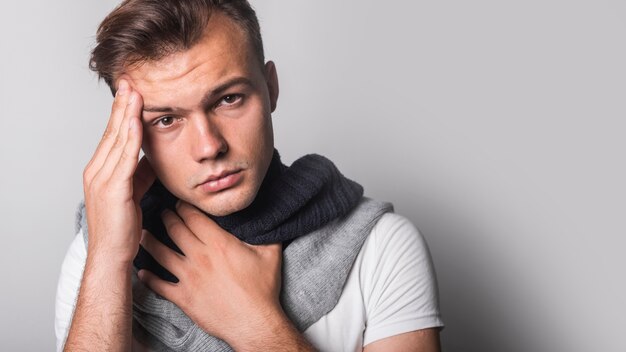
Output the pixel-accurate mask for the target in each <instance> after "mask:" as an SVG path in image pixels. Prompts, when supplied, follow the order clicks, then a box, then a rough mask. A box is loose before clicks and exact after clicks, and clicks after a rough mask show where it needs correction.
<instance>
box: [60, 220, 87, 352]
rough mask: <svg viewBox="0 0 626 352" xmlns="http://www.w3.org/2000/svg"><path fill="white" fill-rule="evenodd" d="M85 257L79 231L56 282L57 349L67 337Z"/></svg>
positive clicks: (61, 347) (85, 253)
mask: <svg viewBox="0 0 626 352" xmlns="http://www.w3.org/2000/svg"><path fill="white" fill-rule="evenodd" d="M86 259H87V250H86V249H85V243H84V240H83V233H82V231H79V232H78V234H77V235H76V237H75V238H74V240H73V241H72V243H71V244H70V247H69V248H68V250H67V253H66V254H65V259H64V260H63V264H62V265H61V274H60V276H59V282H58V284H57V296H56V303H55V315H54V332H55V335H56V349H57V351H62V350H63V346H64V345H65V340H66V339H67V333H68V332H69V329H70V324H71V322H72V316H73V315H74V308H75V307H76V299H77V297H78V290H79V288H80V282H81V280H82V277H83V270H84V268H85V261H86Z"/></svg>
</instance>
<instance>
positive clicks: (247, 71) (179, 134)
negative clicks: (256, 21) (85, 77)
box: [65, 14, 439, 352]
mask: <svg viewBox="0 0 626 352" xmlns="http://www.w3.org/2000/svg"><path fill="white" fill-rule="evenodd" d="M116 88H117V94H116V97H115V101H114V103H113V108H112V112H111V117H110V120H109V123H108V125H107V129H106V132H105V134H104V136H103V138H102V140H101V142H100V144H99V145H98V148H97V149H96V152H95V153H94V156H93V158H92V160H91V161H90V162H89V164H88V165H87V167H86V168H85V172H84V175H83V184H84V191H85V202H86V208H87V222H88V226H89V232H90V238H89V246H88V249H87V262H86V266H85V272H84V276H83V281H82V283H81V287H80V291H79V295H78V301H77V305H76V310H75V313H74V318H73V320H72V325H71V328H70V332H69V335H68V339H67V342H66V347H65V349H66V350H72V351H74V350H107V351H108V350H111V351H128V350H130V349H131V347H132V348H133V349H135V350H140V349H142V346H140V345H139V344H138V343H137V341H133V339H132V336H131V330H132V329H131V319H132V306H131V301H132V297H131V281H130V277H131V273H132V270H131V269H132V260H133V258H134V256H135V254H136V253H137V250H138V246H139V243H141V244H142V245H143V246H144V247H145V248H146V250H148V251H149V252H150V253H151V254H152V256H153V257H154V258H155V259H156V260H157V261H159V263H161V264H162V265H163V266H164V267H166V268H167V269H168V270H169V271H171V272H172V273H173V274H174V275H176V276H177V277H178V278H179V280H180V281H179V282H178V283H176V284H173V283H169V282H166V281H163V280H160V279H159V278H158V277H156V276H155V275H153V274H152V273H150V272H149V271H146V270H142V271H140V272H139V277H140V279H141V280H142V281H143V282H144V283H145V284H146V285H148V286H149V287H150V288H151V289H153V290H154V291H155V292H156V293H158V294H159V295H161V296H163V297H165V298H167V299H168V300H170V301H172V302H174V303H175V304H176V305H178V306H179V307H180V308H181V309H182V310H183V311H184V312H185V313H186V314H187V315H188V316H189V317H190V318H191V319H192V320H193V321H194V322H195V323H196V324H198V325H199V326H200V327H202V328H203V329H204V330H205V331H207V332H209V333H210V334H212V335H215V336H217V337H220V338H221V339H223V340H225V341H226V342H227V343H229V344H230V345H231V346H232V347H233V348H234V349H235V350H237V351H257V350H276V351H311V350H313V348H312V346H311V345H310V344H309V343H308V342H307V341H306V340H305V339H304V337H303V336H302V335H301V334H300V333H299V332H298V331H297V330H296V329H295V328H294V327H293V325H292V323H291V322H290V321H289V319H288V318H287V317H286V315H285V313H284V312H283V310H282V308H281V306H280V303H279V299H278V297H279V293H280V284H281V282H280V279H281V265H282V251H281V245H280V244H274V245H264V246H252V245H248V244H246V243H244V242H241V241H239V240H238V239H237V238H236V237H234V236H233V235H231V234H230V233H228V232H226V231H225V230H223V229H222V228H220V227H219V226H218V225H217V224H215V223H214V222H213V221H212V220H211V219H210V218H208V217H207V216H205V215H204V214H203V213H202V211H204V212H206V213H210V214H214V215H227V214H231V213H233V212H235V211H238V210H241V209H243V208H245V207H247V206H248V205H249V204H250V203H251V202H252V201H253V200H254V197H255V196H256V194H257V192H258V190H259V187H260V185H261V182H262V180H263V177H264V175H265V173H266V171H267V168H268V165H269V162H270V160H271V157H272V152H273V147H274V143H273V134H272V122H271V113H272V112H273V111H274V109H275V108H276V101H277V99H278V79H277V75H276V70H275V67H274V64H273V63H272V62H271V61H270V62H268V63H266V64H265V65H264V66H262V65H260V64H259V62H258V60H257V59H256V57H255V56H254V54H253V51H252V50H251V48H250V45H248V43H247V42H246V40H245V34H244V33H243V32H242V31H241V30H240V29H239V28H238V27H237V26H236V25H235V24H233V23H232V22H230V20H229V19H227V18H226V17H224V16H222V15H220V14H216V15H215V16H213V17H212V18H211V21H210V22H209V25H208V26H207V30H206V32H205V36H204V37H203V39H202V40H201V41H200V42H199V43H198V44H197V45H195V46H194V47H192V48H191V49H189V50H187V51H184V52H179V53H175V54H172V55H170V56H168V57H166V58H164V59H162V60H159V61H156V62H147V63H143V64H141V65H136V66H133V67H128V68H127V70H126V71H125V72H124V73H122V74H121V75H120V76H119V77H118V78H117V79H116ZM141 147H143V150H144V153H145V157H144V158H143V159H142V160H140V161H139V162H137V159H138V156H139V151H140V148H141ZM223 172H227V173H234V174H233V175H234V176H232V177H231V178H230V181H229V182H228V183H227V184H226V186H225V187H221V188H219V189H218V190H215V189H211V188H210V187H208V188H207V187H206V185H207V183H206V182H205V181H207V178H209V177H211V176H215V175H218V174H222V173H223ZM155 177H158V178H159V179H160V180H161V182H162V183H163V184H164V185H165V186H166V187H167V188H168V189H169V190H170V191H171V192H172V193H173V194H175V195H176V196H177V197H178V198H180V199H181V201H180V202H179V203H178V204H177V208H176V212H171V211H166V212H165V213H163V215H162V217H163V222H164V224H165V225H166V228H167V231H168V234H169V235H170V237H171V238H172V240H174V242H175V243H176V244H177V245H178V247H179V248H181V250H182V251H183V253H184V254H185V255H184V256H183V255H180V254H178V253H176V252H174V251H172V250H170V249H169V248H167V247H166V246H164V245H162V244H161V243H160V242H159V241H158V240H156V239H155V238H154V237H153V236H152V235H151V234H150V233H148V232H146V231H142V230H141V226H140V224H141V211H140V208H139V205H138V202H139V200H140V199H141V197H142V196H143V194H144V193H145V192H146V190H147V189H148V187H149V186H150V184H151V183H152V182H153V181H154V179H155ZM218 182H224V181H218ZM203 183H204V185H203ZM261 268H262V270H261ZM242 316H245V317H246V319H240V317H242ZM438 341H439V339H438V333H437V331H436V330H433V329H429V330H423V331H416V332H412V333H407V334H400V335H397V336H393V337H390V338H387V339H383V340H380V341H376V342H374V343H372V344H369V345H368V346H366V347H365V348H364V351H369V352H371V351H379V350H383V349H384V350H386V351H389V350H402V351H438V350H439V347H438Z"/></svg>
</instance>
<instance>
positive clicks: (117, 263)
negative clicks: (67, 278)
mask: <svg viewBox="0 0 626 352" xmlns="http://www.w3.org/2000/svg"><path fill="white" fill-rule="evenodd" d="M132 263H133V259H132V258H127V257H120V256H116V255H112V254H111V253H110V252H109V251H105V250H89V249H88V250H87V261H86V263H85V267H86V268H87V267H89V268H92V270H93V269H95V270H97V271H98V272H107V273H111V274H112V273H125V272H127V271H128V272H130V269H131V267H132Z"/></svg>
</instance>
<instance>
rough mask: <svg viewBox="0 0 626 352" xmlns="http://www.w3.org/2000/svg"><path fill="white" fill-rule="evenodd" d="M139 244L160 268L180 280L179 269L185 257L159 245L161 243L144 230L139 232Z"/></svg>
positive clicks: (161, 244)
mask: <svg viewBox="0 0 626 352" xmlns="http://www.w3.org/2000/svg"><path fill="white" fill-rule="evenodd" d="M139 243H141V246H142V247H143V248H144V249H145V250H146V251H148V253H150V255H151V256H152V257H153V258H154V260H156V261H157V262H158V263H159V264H161V266H162V267H164V268H165V269H167V270H168V271H169V272H171V273H172V274H174V276H176V277H178V278H180V274H181V270H180V269H181V266H182V265H184V258H185V257H183V256H182V255H180V254H178V253H176V251H174V250H173V249H171V248H169V247H168V246H166V245H164V244H163V243H161V241H159V240H158V239H156V237H154V235H152V234H151V233H150V232H148V231H146V230H142V231H141V240H140V241H139Z"/></svg>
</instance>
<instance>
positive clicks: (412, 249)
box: [357, 213, 443, 345]
mask: <svg viewBox="0 0 626 352" xmlns="http://www.w3.org/2000/svg"><path fill="white" fill-rule="evenodd" d="M359 256H360V257H361V258H360V260H359V262H358V263H357V265H359V268H358V272H359V281H360V288H361V294H362V297H363V304H364V308H365V312H366V321H367V323H366V330H365V333H364V340H363V345H367V344H368V343H370V342H373V341H376V340H379V339H382V338H385V337H389V336H393V335H397V334H400V333H404V332H410V331H415V330H420V329H425V328H431V327H442V326H443V322H442V321H441V318H440V312H439V302H438V290H437V280H436V277H435V270H434V267H433V264H432V259H431V256H430V252H429V250H428V245H427V243H426V240H425V239H424V237H423V236H422V234H421V233H420V232H419V231H418V229H417V227H416V226H415V225H414V224H413V223H412V222H411V221H410V220H409V219H407V218H406V217H404V216H402V215H399V214H395V213H387V214H385V215H383V216H382V217H381V218H380V219H379V220H378V222H377V223H376V225H375V226H374V228H373V229H372V231H371V233H370V236H369V238H368V239H367V241H366V243H365V244H364V248H362V251H361V253H360V254H359Z"/></svg>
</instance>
